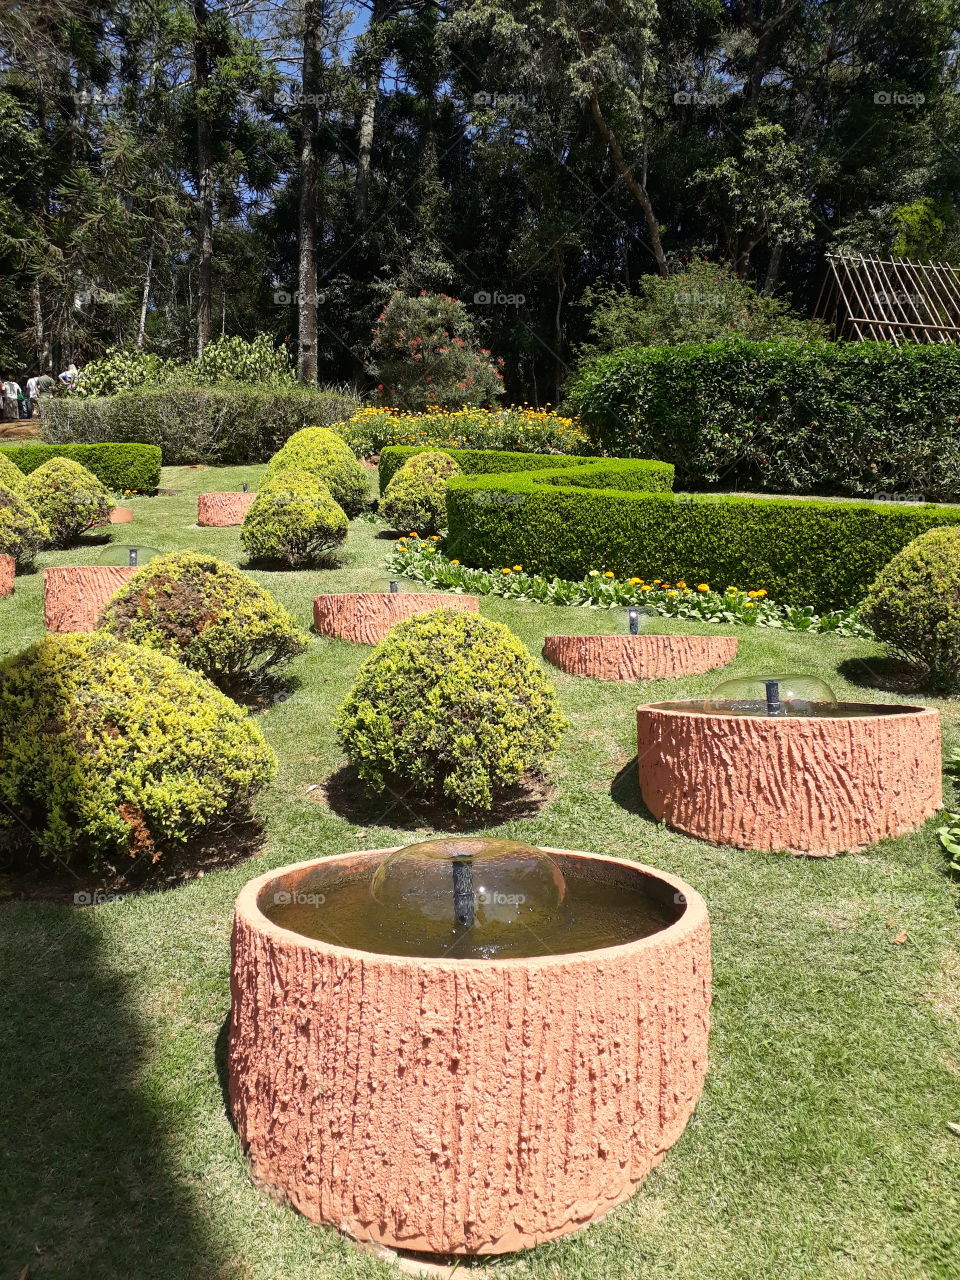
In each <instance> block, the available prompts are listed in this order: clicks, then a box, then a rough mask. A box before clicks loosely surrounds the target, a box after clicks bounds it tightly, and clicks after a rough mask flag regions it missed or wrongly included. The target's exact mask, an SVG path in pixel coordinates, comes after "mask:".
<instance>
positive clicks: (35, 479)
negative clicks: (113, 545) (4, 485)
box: [22, 458, 113, 547]
mask: <svg viewBox="0 0 960 1280" xmlns="http://www.w3.org/2000/svg"><path fill="white" fill-rule="evenodd" d="M22 492H23V497H24V499H25V501H27V502H28V503H29V504H30V506H31V507H33V509H34V511H36V513H37V515H38V516H39V517H40V519H41V520H42V521H43V523H44V524H45V525H46V526H47V528H48V530H49V531H50V536H49V541H50V545H51V546H54V547H69V546H70V545H71V544H72V543H74V542H76V540H77V538H79V536H80V534H81V533H85V532H86V531H87V530H88V529H94V528H96V527H97V525H101V524H106V522H107V521H108V520H109V518H110V509H111V506H112V505H113V504H112V503H111V501H110V493H109V490H108V489H107V487H106V486H105V485H104V484H102V483H101V481H99V480H98V479H97V477H96V476H95V475H94V474H93V473H92V472H91V471H88V470H87V469H86V467H82V466H81V465H80V463H79V462H73V461H71V459H69V458H51V459H50V461H49V462H44V463H43V465H42V466H39V467H37V469H36V470H35V471H31V472H30V474H29V475H28V476H27V478H26V479H25V481H24V483H23V490H22Z"/></svg>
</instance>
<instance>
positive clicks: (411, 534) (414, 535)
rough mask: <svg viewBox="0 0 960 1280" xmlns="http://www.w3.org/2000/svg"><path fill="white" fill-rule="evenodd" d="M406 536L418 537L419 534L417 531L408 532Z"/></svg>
mask: <svg viewBox="0 0 960 1280" xmlns="http://www.w3.org/2000/svg"><path fill="white" fill-rule="evenodd" d="M407 537H408V538H419V537H420V535H419V533H408V534H407Z"/></svg>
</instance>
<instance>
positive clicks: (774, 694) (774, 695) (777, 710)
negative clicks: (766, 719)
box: [764, 680, 787, 716]
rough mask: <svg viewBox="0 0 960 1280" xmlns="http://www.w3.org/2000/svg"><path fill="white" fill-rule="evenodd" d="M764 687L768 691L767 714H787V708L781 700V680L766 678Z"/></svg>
mask: <svg viewBox="0 0 960 1280" xmlns="http://www.w3.org/2000/svg"><path fill="white" fill-rule="evenodd" d="M764 687H765V688H766V691H767V715H768V716H785V715H786V714H787V708H786V707H785V706H784V705H783V703H782V702H781V701H780V681H779V680H765V681H764Z"/></svg>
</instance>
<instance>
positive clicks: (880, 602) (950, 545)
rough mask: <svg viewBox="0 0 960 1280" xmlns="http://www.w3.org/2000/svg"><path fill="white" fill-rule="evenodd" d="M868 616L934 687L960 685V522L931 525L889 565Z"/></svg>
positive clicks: (872, 593)
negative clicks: (943, 526) (953, 524)
mask: <svg viewBox="0 0 960 1280" xmlns="http://www.w3.org/2000/svg"><path fill="white" fill-rule="evenodd" d="M863 616H864V619H865V621H866V622H868V623H869V625H870V626H871V627H872V628H873V630H874V631H875V632H876V634H877V636H878V637H879V638H880V639H881V640H883V641H885V642H886V643H887V644H888V645H889V647H890V648H891V649H892V650H893V651H894V652H895V653H898V654H902V655H903V657H905V658H906V659H907V660H908V661H909V662H910V663H911V664H912V665H913V666H914V667H915V668H916V669H917V670H918V671H919V672H921V673H922V674H923V676H924V677H925V680H926V682H927V684H928V685H929V686H930V687H931V688H934V689H938V690H942V691H945V692H950V693H955V692H956V691H957V690H958V689H960V527H954V528H944V529H931V530H930V532H929V533H924V534H922V535H921V536H920V537H919V538H915V539H914V541H913V542H911V543H909V545H907V546H906V547H904V548H903V550H902V551H901V552H900V553H899V554H898V555H896V556H894V557H893V559H892V560H891V561H890V563H889V564H888V565H886V566H885V567H884V568H883V569H882V570H881V572H880V573H879V575H878V576H877V579H876V581H875V582H873V583H872V584H871V586H870V590H869V591H868V592H867V598H866V602H865V604H864V609H863Z"/></svg>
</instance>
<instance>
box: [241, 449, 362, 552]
mask: <svg viewBox="0 0 960 1280" xmlns="http://www.w3.org/2000/svg"><path fill="white" fill-rule="evenodd" d="M347 529H348V522H347V516H346V512H345V511H344V510H343V508H342V507H341V506H340V505H339V504H338V503H337V502H335V501H334V499H333V497H332V496H331V494H330V490H329V489H328V488H327V486H326V485H325V484H323V482H322V481H321V480H319V479H318V478H317V476H316V475H314V474H313V473H312V472H309V471H295V470H290V471H279V472H277V473H276V474H275V475H274V476H273V477H271V478H270V479H268V480H267V481H266V482H265V483H264V484H262V485H261V486H260V489H259V491H258V493H257V496H256V498H255V499H254V501H253V503H252V504H251V506H250V509H249V510H248V511H247V514H246V517H245V519H244V521H243V526H242V528H241V529H240V545H241V546H242V547H243V549H244V551H245V552H246V553H247V555H248V556H249V557H250V559H251V560H262V561H265V562H267V563H276V564H282V565H286V566H287V567H288V568H291V569H297V568H302V567H304V566H305V565H311V564H317V563H319V562H321V561H322V560H324V559H325V558H326V556H328V555H329V553H330V552H331V551H332V550H333V549H334V548H335V547H338V546H340V544H341V543H342V542H343V541H344V539H345V538H346V536H347Z"/></svg>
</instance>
